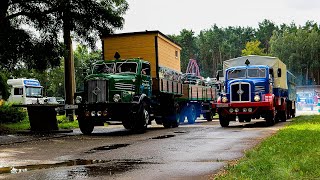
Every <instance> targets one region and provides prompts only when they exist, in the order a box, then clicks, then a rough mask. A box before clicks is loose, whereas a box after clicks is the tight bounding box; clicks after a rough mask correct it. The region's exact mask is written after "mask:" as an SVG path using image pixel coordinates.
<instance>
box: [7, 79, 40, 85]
mask: <svg viewBox="0 0 320 180" xmlns="http://www.w3.org/2000/svg"><path fill="white" fill-rule="evenodd" d="M7 84H9V85H11V86H23V85H26V86H39V87H40V86H41V85H40V82H39V81H38V80H37V79H26V78H18V79H8V81H7Z"/></svg>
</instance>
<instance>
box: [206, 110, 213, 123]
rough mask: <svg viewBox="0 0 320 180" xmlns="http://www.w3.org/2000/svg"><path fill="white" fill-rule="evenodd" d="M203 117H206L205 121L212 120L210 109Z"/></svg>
mask: <svg viewBox="0 0 320 180" xmlns="http://www.w3.org/2000/svg"><path fill="white" fill-rule="evenodd" d="M205 118H206V119H207V121H212V119H213V113H212V111H211V110H210V112H207V113H206V114H205Z"/></svg>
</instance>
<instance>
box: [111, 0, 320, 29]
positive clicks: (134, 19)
mask: <svg viewBox="0 0 320 180" xmlns="http://www.w3.org/2000/svg"><path fill="white" fill-rule="evenodd" d="M127 1H128V3H129V8H130V9H129V10H128V11H127V13H126V15H125V16H124V17H125V25H124V28H123V30H118V31H117V33H122V32H135V31H145V30H160V31H161V32H163V33H164V34H179V32H180V31H181V30H182V29H184V28H185V29H188V30H190V29H192V30H193V31H195V32H196V33H197V34H198V33H199V32H200V31H201V30H204V29H209V28H210V27H211V26H212V25H214V24H217V25H218V26H219V27H227V26H251V27H258V23H259V22H261V21H263V19H269V20H272V21H273V22H274V23H276V24H277V25H279V24H282V23H286V24H290V23H291V22H295V23H296V24H298V25H303V24H304V23H305V22H306V21H307V20H313V21H315V22H320V0H264V1H261V0H260V1H259V0H127Z"/></svg>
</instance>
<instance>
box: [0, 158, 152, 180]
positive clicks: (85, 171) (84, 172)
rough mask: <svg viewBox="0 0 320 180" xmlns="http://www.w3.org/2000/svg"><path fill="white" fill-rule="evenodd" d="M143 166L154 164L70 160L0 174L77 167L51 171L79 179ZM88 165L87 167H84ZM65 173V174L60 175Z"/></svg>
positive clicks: (1, 169) (128, 160) (9, 168)
mask: <svg viewBox="0 0 320 180" xmlns="http://www.w3.org/2000/svg"><path fill="white" fill-rule="evenodd" d="M144 164H155V163H152V162H144V161H142V160H134V159H127V160H84V159H77V160H70V161H65V162H61V163H56V164H36V165H26V166H15V167H0V174H9V173H10V174H17V173H22V172H27V171H32V170H39V169H49V168H57V167H67V166H77V167H75V168H73V169H71V170H66V169H62V170H58V171H53V173H55V175H56V176H58V177H59V176H65V175H66V176H67V177H60V178H62V179H65V178H68V179H69V178H79V177H94V176H107V175H110V176H111V175H114V174H119V173H123V172H126V171H129V170H132V169H136V168H138V166H139V165H144ZM86 165H89V166H86ZM62 172H67V173H62Z"/></svg>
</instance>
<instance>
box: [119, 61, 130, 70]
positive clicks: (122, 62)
mask: <svg viewBox="0 0 320 180" xmlns="http://www.w3.org/2000/svg"><path fill="white" fill-rule="evenodd" d="M128 61H129V59H126V60H125V61H124V62H122V63H121V64H120V65H119V66H118V67H117V68H116V72H118V71H119V69H120V67H121V66H122V65H123V64H124V63H126V62H128Z"/></svg>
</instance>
